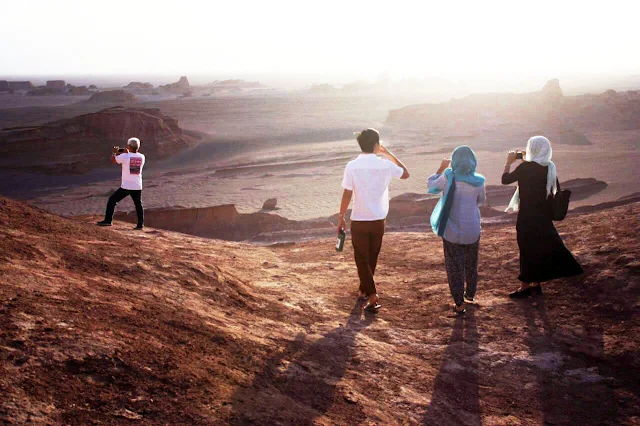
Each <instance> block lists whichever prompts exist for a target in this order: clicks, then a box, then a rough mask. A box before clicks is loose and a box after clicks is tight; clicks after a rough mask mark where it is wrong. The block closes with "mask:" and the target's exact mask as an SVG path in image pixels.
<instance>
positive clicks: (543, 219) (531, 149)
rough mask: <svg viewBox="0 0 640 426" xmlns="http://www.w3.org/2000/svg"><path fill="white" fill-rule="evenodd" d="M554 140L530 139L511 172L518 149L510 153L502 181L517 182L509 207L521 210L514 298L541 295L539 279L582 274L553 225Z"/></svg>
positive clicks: (554, 188)
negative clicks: (518, 259) (517, 271)
mask: <svg viewBox="0 0 640 426" xmlns="http://www.w3.org/2000/svg"><path fill="white" fill-rule="evenodd" d="M552 154H553V150H552V149H551V142H549V139H547V138H545V137H544V136H534V137H532V138H530V139H529V141H528V142H527V148H526V151H525V153H524V156H522V157H521V159H522V160H523V162H522V163H521V164H520V165H519V166H518V167H517V168H516V169H515V170H514V171H513V172H512V171H511V164H513V163H514V162H515V161H516V151H511V152H509V154H508V155H507V162H506V164H505V167H504V174H503V175H502V184H503V185H509V184H511V183H514V182H518V187H517V188H516V191H515V193H514V194H513V198H511V202H510V203H509V207H507V211H508V210H513V211H516V212H518V220H517V222H516V232H517V235H518V248H519V249H520V275H519V276H518V279H519V280H520V282H521V284H520V288H519V289H517V290H516V291H514V292H513V293H511V294H509V297H511V298H525V297H529V296H531V295H542V287H541V285H540V283H542V282H545V281H549V280H552V279H554V278H562V277H571V276H574V275H580V274H582V272H583V270H582V267H581V266H580V264H579V263H578V262H577V261H576V259H575V258H574V257H573V255H572V254H571V252H570V251H569V250H568V249H567V247H565V245H564V243H563V242H562V238H560V235H558V231H556V228H555V227H554V226H553V220H552V218H551V217H552V216H551V203H550V200H549V197H550V196H552V195H554V194H555V193H556V192H557V190H558V188H557V183H558V175H557V172H556V165H555V164H554V163H553V161H551V156H552Z"/></svg>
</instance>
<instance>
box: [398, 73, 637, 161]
mask: <svg viewBox="0 0 640 426" xmlns="http://www.w3.org/2000/svg"><path fill="white" fill-rule="evenodd" d="M386 123H387V125H389V126H390V127H391V128H392V129H393V131H394V133H395V134H396V135H397V136H404V137H411V138H420V139H423V140H433V139H440V138H444V139H445V140H449V141H451V143H452V144H454V143H455V144H458V145H459V144H460V143H463V142H465V141H468V142H469V143H472V142H473V143H474V144H478V143H483V142H491V143H492V145H493V147H494V149H503V148H504V147H505V146H509V145H508V143H513V141H514V140H524V141H526V140H527V139H528V138H529V137H530V136H533V135H536V134H544V135H546V136H548V137H549V138H550V139H551V141H552V142H553V143H556V144H565V145H575V146H584V145H591V141H590V138H589V136H588V134H589V132H601V131H632V130H639V129H640V91H627V92H621V93H618V92H616V91H614V90H608V91H606V92H605V93H603V94H601V95H581V96H564V95H563V93H562V89H561V88H560V82H559V81H558V80H557V79H554V80H550V81H549V82H548V83H547V84H546V85H545V86H544V87H543V88H542V90H541V91H539V92H533V93H524V94H510V93H495V94H491V93H489V94H474V95H469V96H467V97H465V98H462V99H453V100H451V101H449V102H446V103H441V104H421V105H411V106H407V107H404V108H400V109H396V110H392V111H390V112H389V115H388V117H387V121H386ZM505 144H507V145H505Z"/></svg>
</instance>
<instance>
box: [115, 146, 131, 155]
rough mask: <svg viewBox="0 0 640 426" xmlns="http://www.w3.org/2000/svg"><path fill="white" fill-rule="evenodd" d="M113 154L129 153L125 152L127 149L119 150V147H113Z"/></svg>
mask: <svg viewBox="0 0 640 426" xmlns="http://www.w3.org/2000/svg"><path fill="white" fill-rule="evenodd" d="M113 152H114V153H115V154H123V153H125V152H129V151H128V150H127V148H120V147H119V146H114V147H113Z"/></svg>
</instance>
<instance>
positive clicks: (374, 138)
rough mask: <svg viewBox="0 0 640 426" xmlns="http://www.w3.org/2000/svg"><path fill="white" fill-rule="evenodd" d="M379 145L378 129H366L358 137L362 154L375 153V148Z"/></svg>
mask: <svg viewBox="0 0 640 426" xmlns="http://www.w3.org/2000/svg"><path fill="white" fill-rule="evenodd" d="M377 143H380V133H378V131H377V130H376V129H366V130H363V131H362V132H361V133H360V134H359V135H358V144H360V149H361V150H362V152H366V153H371V152H373V147H374V146H376V144H377Z"/></svg>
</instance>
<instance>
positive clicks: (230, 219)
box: [115, 204, 332, 241]
mask: <svg viewBox="0 0 640 426" xmlns="http://www.w3.org/2000/svg"><path fill="white" fill-rule="evenodd" d="M115 217H116V219H119V220H124V221H127V222H132V223H134V222H135V221H136V220H137V219H136V214H135V212H129V213H119V214H116V216H115ZM144 220H145V225H148V226H150V227H154V228H161V229H167V230H170V231H176V232H182V233H185V234H190V235H197V236H199V237H207V238H218V239H223V240H230V241H245V240H251V239H253V238H255V237H257V236H258V235H260V234H262V233H273V232H278V231H283V230H309V229H313V228H326V227H331V226H332V225H331V224H330V223H329V222H328V221H326V222H323V221H317V222H310V221H304V222H298V221H294V220H289V219H286V218H284V217H282V216H278V215H275V214H269V213H249V214H242V213H238V211H237V210H236V207H235V206H234V205H233V204H227V205H221V206H214V207H204V208H174V209H148V210H146V211H145V215H144Z"/></svg>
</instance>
